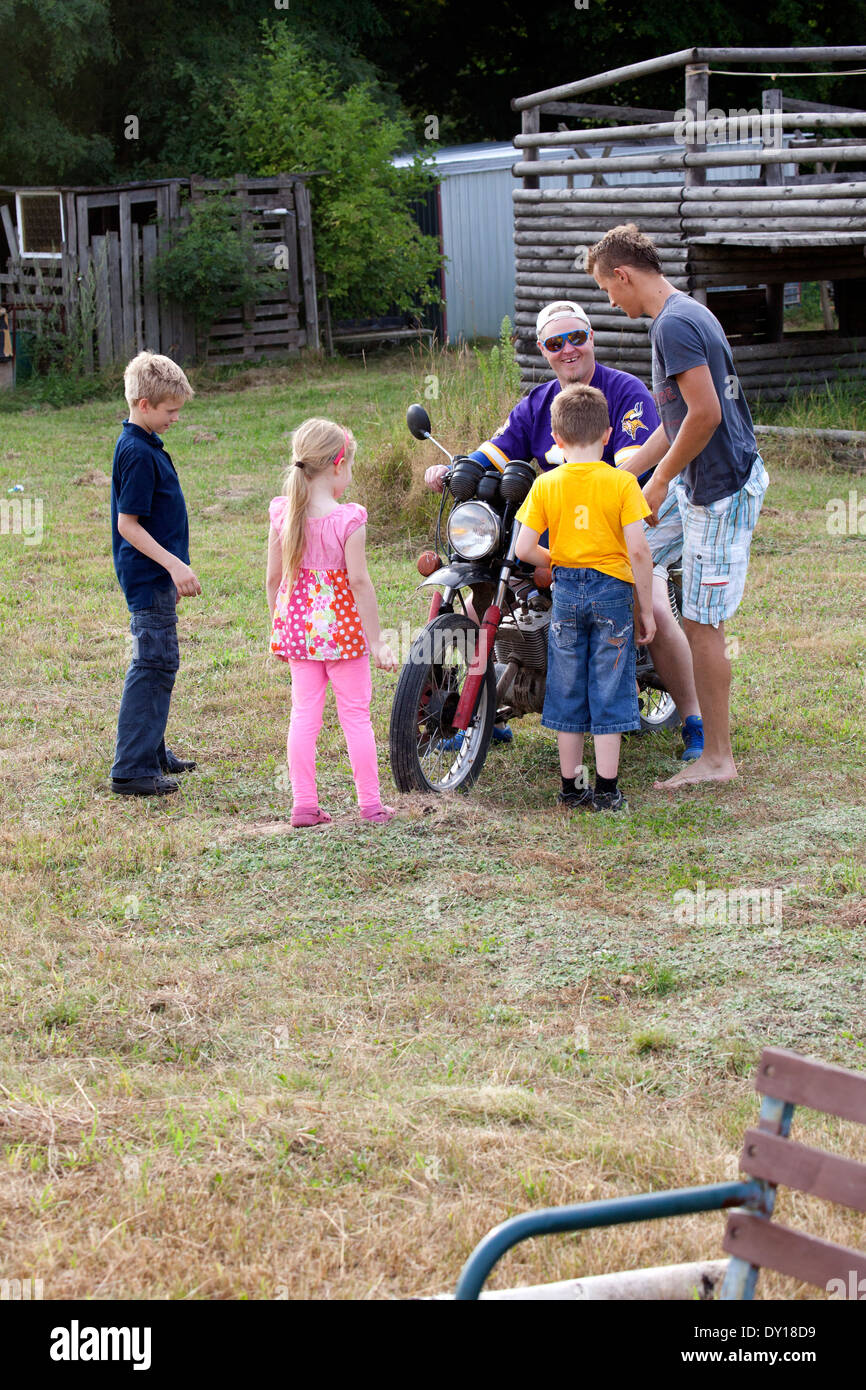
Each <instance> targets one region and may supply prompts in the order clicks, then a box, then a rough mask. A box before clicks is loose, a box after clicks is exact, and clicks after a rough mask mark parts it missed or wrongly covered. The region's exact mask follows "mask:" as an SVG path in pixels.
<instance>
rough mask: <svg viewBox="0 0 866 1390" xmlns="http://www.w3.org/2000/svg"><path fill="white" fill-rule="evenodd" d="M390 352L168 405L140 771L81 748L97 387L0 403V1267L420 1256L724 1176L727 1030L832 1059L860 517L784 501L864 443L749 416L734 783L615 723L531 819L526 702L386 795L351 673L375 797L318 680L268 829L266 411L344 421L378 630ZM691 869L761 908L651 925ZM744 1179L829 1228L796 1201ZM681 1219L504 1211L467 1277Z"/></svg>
mask: <svg viewBox="0 0 866 1390" xmlns="http://www.w3.org/2000/svg"><path fill="white" fill-rule="evenodd" d="M464 366H465V371H466V372H469V373H470V376H471V367H470V366H469V365H466V364H464ZM426 371H429V367H428V366H425V364H423V363H420V362H412V361H410V359H408V358H407V357H405V356H395V357H393V358H382V359H378V360H377V361H375V363H374V362H372V361H371V362H369V363H368V364H367V366H366V368H365V366H364V365H363V364H361V363H338V364H325V365H321V364H319V365H315V364H313V365H309V364H308V365H303V366H298V367H291V368H287V369H283V370H272V371H269V372H264V371H261V372H255V373H251V374H246V375H245V376H244V377H241V378H238V379H237V380H235V381H234V382H231V383H227V384H226V386H224V387H223V388H221V389H214V390H211V391H208V392H203V393H202V394H200V395H198V396H197V397H196V399H195V400H194V401H192V402H191V403H190V404H189V405H188V406H187V407H186V409H185V410H184V412H183V414H182V416H181V420H180V422H179V424H178V425H177V426H176V427H175V428H174V430H173V431H171V432H170V434H169V435H168V438H167V441H166V442H167V446H168V448H169V450H170V452H171V454H172V456H173V458H174V461H175V463H176V466H177V468H178V471H179V473H180V477H181V481H182V483H183V486H184V490H185V493H186V497H187V502H188V506H189V511H190V522H191V533H192V560H193V566H194V568H195V569H196V572H197V573H198V575H199V577H200V579H201V581H202V585H203V588H204V593H203V595H202V597H201V599H200V600H197V601H187V602H184V603H183V604H182V605H181V608H180V634H181V652H182V666H181V671H180V674H179V677H178V681H177V685H176V689H175V697H174V701H173V706H172V716H171V723H170V727H169V741H170V743H171V745H172V746H173V748H174V749H175V751H177V752H178V753H180V754H181V755H183V756H193V757H195V758H197V759H198V763H199V767H198V770H197V771H196V772H195V773H192V774H190V775H189V776H187V777H186V778H185V779H184V780H183V784H182V791H181V792H180V793H179V794H178V795H176V796H174V797H170V798H166V799H164V800H160V801H158V802H145V801H136V802H133V803H131V804H130V803H128V802H126V801H123V800H120V799H118V798H116V797H113V796H112V795H111V794H110V792H109V791H108V787H107V777H108V771H109V767H110V764H111V761H112V753H113V744H114V734H115V721H116V715H117V707H118V701H119V697H120V692H121V687H122V682H123V674H124V669H125V665H126V661H127V655H128V641H127V635H126V634H127V631H128V628H127V615H126V610H125V605H124V602H123V599H122V596H121V594H120V591H119V589H118V587H117V584H116V581H115V578H114V574H113V570H112V566H111V557H110V531H109V488H108V486H107V485H106V481H105V480H104V479H102V478H100V477H99V476H98V475H96V474H94V473H93V471H92V470H99V471H101V472H102V473H104V474H106V475H108V474H109V473H110V467H111V456H112V449H113V445H114V441H115V438H116V436H117V433H118V429H119V424H118V422H119V420H120V419H122V418H123V414H124V412H123V401H122V396H121V395H120V393H118V399H117V402H116V403H112V404H108V405H107V404H106V403H105V402H99V403H95V404H90V405H86V406H81V407H77V408H74V409H65V410H63V411H57V412H38V413H29V414H17V415H14V416H6V417H2V419H0V424H2V443H0V462H2V471H0V477H2V495H3V496H4V497H5V496H6V495H7V488H9V487H11V486H13V485H14V484H16V483H20V484H21V485H22V486H23V487H24V493H23V494H19V495H23V496H26V497H29V498H41V499H43V506H44V536H43V539H42V541H41V544H32V545H28V544H26V543H25V538H24V537H23V536H21V535H11V534H5V535H3V536H2V537H0V576H2V583H0V605H2V606H0V614H2V627H0V632H2V655H3V660H2V666H0V685H2V701H3V707H4V718H3V721H2V798H3V828H2V907H0V912H2V938H0V1276H2V1277H4V1278H22V1279H23V1278H27V1277H32V1278H41V1279H42V1280H43V1284H44V1293H45V1297H46V1298H52V1299H61V1298H100V1299H106V1298H166V1297H167V1298H217V1299H219V1298H228V1299H235V1298H247V1299H256V1298H280V1297H282V1298H285V1297H288V1298H403V1297H407V1296H417V1295H427V1294H432V1293H435V1292H439V1291H446V1290H449V1289H451V1288H453V1285H454V1282H455V1280H456V1277H457V1275H458V1272H459V1270H460V1267H461V1265H462V1263H463V1261H464V1259H465V1258H466V1256H467V1254H468V1253H469V1251H470V1250H471V1248H472V1247H473V1245H474V1244H475V1242H476V1241H477V1240H478V1239H479V1238H480V1237H481V1236H482V1235H483V1234H484V1233H485V1232H486V1230H487V1229H488V1228H489V1227H490V1226H492V1225H494V1224H495V1223H496V1222H498V1221H499V1220H501V1219H502V1218H503V1217H505V1216H507V1215H509V1214H512V1213H515V1212H519V1211H523V1210H525V1209H527V1208H530V1207H537V1206H545V1205H550V1204H554V1203H560V1202H566V1201H574V1200H581V1199H585V1198H599V1197H607V1196H614V1195H619V1194H627V1193H632V1192H640V1191H646V1190H649V1189H654V1188H655V1189H657V1188H662V1187H668V1186H679V1185H692V1184H700V1183H706V1182H713V1181H720V1180H725V1179H729V1178H732V1177H734V1176H735V1175H736V1173H737V1171H738V1166H737V1160H738V1154H739V1152H740V1147H741V1138H742V1133H743V1130H744V1129H745V1128H746V1126H747V1125H749V1124H750V1123H752V1122H754V1120H755V1117H756V1114H757V1100H756V1097H755V1094H754V1091H753V1090H752V1084H751V1074H752V1072H753V1069H754V1066H755V1063H756V1061H757V1058H758V1055H759V1052H760V1049H761V1048H762V1046H764V1045H766V1044H774V1045H782V1046H788V1047H793V1048H796V1049H798V1050H801V1051H804V1052H807V1053H811V1054H814V1055H815V1056H818V1057H820V1058H822V1059H824V1060H826V1061H829V1062H836V1063H841V1064H843V1065H846V1066H851V1067H864V1066H866V1017H864V957H866V948H864V929H866V741H864V732H866V728H864V725H866V721H864V703H866V657H864V652H866V615H864V605H863V598H864V573H866V563H864V561H866V539H864V537H862V536H859V535H856V534H854V535H844V536H831V535H829V534H828V531H827V525H826V503H827V501H828V500H829V499H831V498H833V497H841V498H847V496H848V492H849V489H850V488H852V487H853V488H857V487H858V486H859V490H860V493H861V494H862V493H864V491H866V478H864V475H863V474H862V473H860V474H859V475H858V474H857V473H856V472H854V471H851V468H852V467H853V465H846V466H842V465H839V464H835V463H833V462H832V460H831V459H830V457H829V455H824V454H822V453H821V452H820V451H819V450H817V449H816V448H812V449H810V450H804V451H802V452H801V453H800V454H796V453H788V454H783V453H782V452H781V450H780V448H779V447H778V446H777V448H776V449H773V448H768V449H767V450H766V451H765V452H766V456H767V461H768V467H769V470H770V474H771V479H772V481H771V488H770V491H769V493H768V496H767V503H766V506H765V509H764V514H763V516H762V518H761V521H760V524H759V528H758V531H757V535H756V539H755V543H754V547H753V554H752V563H751V569H750V575H749V582H748V586H747V590H746V598H745V601H744V603H743V606H742V608H741V610H740V612H739V613H738V614H737V616H736V618H735V620H734V621H732V622H731V623H730V624H729V636H730V638H731V639H732V651H733V652H734V680H733V701H732V703H733V729H734V744H735V751H736V755H737V758H738V761H739V765H740V770H741V774H742V775H741V777H740V779H739V780H738V781H737V782H735V783H733V784H731V785H729V786H724V787H716V788H707V789H695V790H693V791H691V792H689V793H687V794H685V795H682V796H680V797H679V798H677V799H671V798H669V797H668V796H667V795H666V794H664V793H662V792H656V791H653V790H652V782H653V779H654V778H655V777H658V776H659V775H660V774H669V773H670V772H672V771H674V770H675V767H676V766H677V764H676V761H675V759H676V757H677V754H678V747H679V740H678V736H677V735H676V734H674V733H662V734H659V735H655V736H652V737H645V738H632V739H629V740H627V741H626V743H625V747H624V758H623V769H622V778H621V781H622V784H623V786H624V788H625V790H626V792H627V794H628V796H629V798H630V802H631V806H632V810H631V812H630V814H629V815H627V816H621V817H618V818H614V817H603V816H598V817H586V816H584V817H572V818H569V817H568V816H567V815H563V814H562V813H559V812H557V811H556V809H555V808H554V805H553V798H554V796H555V793H556V791H557V789H558V772H557V761H556V752H555V745H554V741H553V737H552V736H551V735H550V734H549V733H548V732H547V731H545V730H543V729H542V728H541V727H540V724H539V723H538V720H537V719H534V720H525V721H523V722H522V723H520V724H518V725H517V726H516V728H517V733H516V740H515V743H514V744H513V746H512V747H511V748H510V749H505V750H503V749H494V750H493V751H492V752H491V755H490V757H489V760H488V763H487V766H486V768H485V771H484V774H483V777H482V780H481V782H480V784H479V786H478V787H477V789H476V790H475V791H474V792H473V793H472V794H470V795H469V796H455V797H452V798H448V799H441V798H440V799H437V798H435V797H433V796H421V795H415V796H412V797H409V798H399V797H396V793H394V792H393V787H392V784H391V781H390V773H389V769H388V760H387V729H388V717H389V710H390V702H391V698H392V694H393V690H394V686H395V680H396V678H395V677H393V676H388V675H385V674H383V673H381V672H379V673H376V676H375V681H374V689H375V696H374V699H375V704H374V716H375V724H376V729H377V734H378V737H379V740H380V761H381V771H382V778H383V789H384V790H385V793H386V796H387V797H388V799H391V800H395V799H396V802H397V804H399V806H400V808H401V812H402V814H401V815H400V817H399V819H397V820H395V821H394V822H393V823H392V824H390V825H389V826H387V827H384V828H378V827H370V826H366V825H363V824H361V823H359V821H358V819H357V817H356V814H355V810H354V801H353V792H352V785H351V778H350V772H349V767H348V762H347V758H346V753H345V747H344V743H343V739H342V735H341V733H340V730H339V727H338V725H337V723H336V718H335V715H334V711H333V705H332V704H331V702H330V699H329V706H328V711H327V713H326V728H325V730H324V732H323V736H322V739H321V743H320V767H321V799H322V804H323V805H325V806H327V807H328V808H329V809H330V810H331V811H332V813H333V814H334V823H333V825H332V826H330V827H329V828H327V830H325V831H299V832H292V831H290V829H289V827H288V823H287V820H288V809H289V797H288V792H287V782H286V776H285V736H286V730H287V724H288V711H289V684H288V679H287V671H286V669H285V668H284V667H282V666H280V665H279V663H276V662H274V661H272V660H271V658H270V657H269V656H268V653H267V639H268V618H267V611H266V605H265V598H264V587H263V586H264V565H265V551H266V541H267V505H268V501H269V500H270V498H271V497H272V496H273V495H275V494H276V493H277V492H278V491H279V490H280V487H279V483H280V475H281V471H282V468H283V466H284V464H285V461H286V458H287V448H288V444H287V435H288V431H289V430H290V429H291V428H292V427H293V426H294V425H296V424H297V423H299V422H300V420H301V419H302V418H304V417H305V416H306V415H310V414H327V415H332V416H334V417H336V418H337V419H338V420H343V421H346V422H348V423H349V424H350V425H351V426H352V428H353V429H354V430H355V431H356V433H357V435H358V437H359V440H360V446H361V451H362V452H361V458H360V461H359V469H358V479H357V486H356V488H355V490H354V492H353V494H352V495H353V496H354V497H355V498H356V499H357V500H359V501H361V502H364V503H365V504H367V505H368V506H369V507H370V510H371V518H372V519H373V521H374V522H375V524H374V525H371V539H372V542H373V543H372V545H371V569H372V573H373V576H374V580H375V582H376V585H377V588H378V594H379V602H380V610H381V613H382V616H383V620H384V622H385V625H386V626H389V627H392V628H396V629H398V630H399V629H400V627H401V624H404V623H407V624H411V625H412V626H415V625H417V624H419V623H420V622H422V621H423V616H424V611H425V602H424V600H423V599H422V598H421V597H420V596H418V595H416V594H413V590H414V588H415V585H416V583H417V578H418V576H417V573H416V571H415V568H414V558H415V555H416V553H417V550H418V549H419V548H423V547H424V546H425V544H426V543H427V541H428V536H427V534H426V533H425V532H424V531H423V529H419V528H418V526H417V524H416V526H415V530H414V534H410V531H411V528H410V526H409V524H408V523H407V522H405V521H401V520H400V517H401V516H403V515H406V514H407V513H406V512H405V508H404V504H405V502H406V499H407V497H411V496H414V497H415V498H416V501H417V497H418V496H419V491H418V480H419V478H420V476H421V474H422V473H423V469H424V468H425V467H426V466H427V464H429V463H430V462H433V461H434V459H435V457H436V455H435V451H434V450H433V449H432V446H424V445H418V444H416V443H415V442H414V441H412V440H411V439H410V438H409V436H408V434H406V435H405V445H403V443H402V440H403V437H404V436H403V432H402V431H403V427H402V423H401V421H402V414H403V411H404V409H405V406H406V404H407V403H408V402H409V401H410V400H413V399H420V398H422V396H423V386H424V382H425V372H426ZM448 390H449V385H448V381H447V380H445V381H443V388H442V392H441V396H440V399H439V401H437V402H431V410H432V412H433V415H434V433H435V432H436V427H435V421H436V419H437V417H438V418H439V419H441V420H442V422H443V431H442V432H443V434H444V435H445V437H446V438H448V439H449V440H450V442H451V443H452V445H457V444H458V443H459V444H462V445H463V446H464V447H471V445H472V444H473V443H475V442H476V441H475V439H474V438H466V437H463V438H459V437H458V435H459V427H460V425H461V421H460V419H459V418H458V417H457V415H456V414H455V412H454V410H451V412H450V414H449V397H448ZM498 423H499V420H498V419H494V420H491V421H490V422H489V424H490V428H491V429H492V428H494V427H495V425H496V424H498ZM407 489H408V492H407ZM421 510H422V511H423V504H422V506H421ZM417 513H418V506H417V505H416V506H415V511H414V512H413V513H412V514H413V515H416V514H417ZM700 884H703V885H704V889H705V891H706V892H707V893H709V892H710V890H714V889H715V890H719V889H720V890H722V891H724V892H725V893H731V892H733V893H737V892H738V891H739V890H751V891H753V892H754V891H756V890H766V891H767V892H768V894H769V895H772V893H773V892H776V891H778V892H779V893H780V894H781V898H777V899H776V900H775V902H776V903H781V907H780V910H779V911H775V910H772V911H770V912H767V913H765V914H764V917H763V920H760V921H751V922H749V923H745V924H740V923H738V922H731V921H730V920H728V921H727V922H713V921H707V920H700V914H699V913H698V914H696V916H695V920H693V921H691V922H690V921H688V920H685V914H684V912H683V909H682V903H683V901H684V900H683V898H682V896H680V897H676V896H675V895H676V894H677V893H679V892H680V890H684V889H686V890H696V889H698V888H699V885H700ZM730 915H731V914H729V918H730ZM795 1134H796V1135H797V1136H798V1137H800V1138H805V1139H806V1140H807V1141H812V1142H825V1141H826V1142H827V1143H828V1144H830V1145H831V1146H832V1147H834V1148H835V1149H836V1150H837V1151H839V1152H842V1153H847V1154H849V1155H857V1154H859V1156H860V1157H861V1158H862V1157H863V1132H862V1129H860V1130H859V1131H858V1130H857V1129H856V1127H853V1126H847V1125H844V1124H841V1123H837V1122H835V1121H833V1120H830V1119H827V1120H821V1119H818V1118H811V1117H808V1116H806V1115H805V1114H804V1115H800V1116H798V1118H797V1119H796V1120H795ZM778 1211H779V1213H780V1215H781V1216H783V1217H787V1218H788V1219H790V1221H791V1222H792V1223H793V1224H797V1225H801V1226H804V1227H807V1228H809V1229H811V1230H813V1231H816V1232H818V1233H820V1234H822V1235H824V1236H826V1237H829V1238H831V1239H835V1240H840V1241H843V1242H844V1243H848V1244H852V1245H857V1246H860V1245H862V1242H863V1239H864V1235H866V1223H864V1222H863V1220H862V1218H860V1217H857V1216H855V1215H853V1214H845V1213H843V1212H842V1211H841V1209H838V1208H837V1209H832V1208H827V1207H825V1206H824V1205H823V1204H821V1203H818V1202H811V1201H806V1200H805V1199H798V1198H791V1197H790V1196H784V1197H783V1198H782V1200H781V1201H780V1203H779V1207H778ZM723 1225H724V1218H723V1217H722V1216H720V1215H707V1216H700V1217H692V1218H688V1219H685V1220H680V1221H676V1222H667V1223H663V1224H660V1223H656V1224H652V1223H651V1224H648V1225H644V1226H639V1227H622V1228H618V1229H613V1230H610V1231H605V1232H599V1233H596V1234H590V1235H585V1236H579V1237H556V1238H549V1239H547V1240H545V1241H534V1242H530V1243H528V1244H527V1245H524V1246H521V1247H519V1248H518V1249H517V1250H516V1251H514V1252H512V1253H511V1254H510V1255H509V1257H508V1258H507V1259H506V1260H505V1261H503V1263H502V1264H501V1266H500V1267H499V1269H498V1272H497V1274H496V1276H495V1279H494V1283H495V1284H498V1285H499V1286H502V1287H504V1286H508V1285H512V1284H516V1283H537V1282H541V1281H545V1280H553V1279H562V1278H569V1277H576V1276H579V1275H583V1274H591V1273H601V1272H605V1271H608V1270H612V1269H621V1268H628V1267H633V1266H637V1265H641V1264H644V1265H650V1264H656V1263H670V1262H674V1261H679V1260H691V1259H700V1258H705V1257H706V1258H715V1257H718V1256H719V1255H720V1254H721V1236H722V1230H723ZM759 1290H760V1293H761V1295H762V1296H763V1297H765V1298H766V1297H771V1296H772V1297H780V1296H782V1297H814V1296H816V1295H815V1294H814V1292H813V1291H810V1290H807V1289H805V1288H801V1287H799V1286H797V1285H794V1284H792V1283H791V1282H790V1281H786V1280H782V1279H778V1280H774V1279H773V1278H766V1277H762V1280H761V1281H760V1284H759ZM819 1296H820V1295H819Z"/></svg>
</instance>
